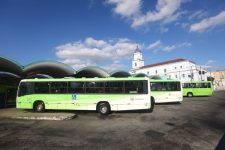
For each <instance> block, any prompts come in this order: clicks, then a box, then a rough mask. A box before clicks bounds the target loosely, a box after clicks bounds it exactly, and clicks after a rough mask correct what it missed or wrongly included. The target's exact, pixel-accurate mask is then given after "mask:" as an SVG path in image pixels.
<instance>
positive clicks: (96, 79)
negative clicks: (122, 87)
mask: <svg viewBox="0 0 225 150" xmlns="http://www.w3.org/2000/svg"><path fill="white" fill-rule="evenodd" d="M132 80H148V78H147V77H128V78H112V77H109V78H57V79H56V78H55V79H54V78H52V79H38V78H35V79H23V80H21V82H54V81H56V82H59V81H64V82H66V81H82V82H84V81H132Z"/></svg>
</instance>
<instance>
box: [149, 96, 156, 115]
mask: <svg viewBox="0 0 225 150" xmlns="http://www.w3.org/2000/svg"><path fill="white" fill-rule="evenodd" d="M154 106H155V99H154V97H151V108H150V109H149V111H150V112H153V109H154Z"/></svg>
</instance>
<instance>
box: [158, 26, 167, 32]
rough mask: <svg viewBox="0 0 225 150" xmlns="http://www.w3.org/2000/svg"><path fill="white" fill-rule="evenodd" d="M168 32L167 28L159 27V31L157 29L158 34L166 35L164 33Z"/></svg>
mask: <svg viewBox="0 0 225 150" xmlns="http://www.w3.org/2000/svg"><path fill="white" fill-rule="evenodd" d="M168 31H169V29H168V28H164V27H161V28H160V29H159V32H160V33H166V32H168Z"/></svg>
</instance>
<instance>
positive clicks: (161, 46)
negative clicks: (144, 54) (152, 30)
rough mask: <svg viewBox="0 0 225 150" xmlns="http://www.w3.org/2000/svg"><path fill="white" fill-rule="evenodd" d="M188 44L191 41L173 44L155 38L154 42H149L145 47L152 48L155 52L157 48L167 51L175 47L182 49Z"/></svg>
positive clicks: (188, 45) (189, 44)
mask: <svg viewBox="0 0 225 150" xmlns="http://www.w3.org/2000/svg"><path fill="white" fill-rule="evenodd" d="M190 46H191V43H189V42H183V43H181V44H174V45H164V44H163V43H162V42H161V41H160V40H157V41H155V42H154V43H152V44H149V46H148V47H147V48H146V49H149V50H153V53H156V52H158V51H159V50H162V51H166V52H169V51H172V50H175V49H182V48H187V47H190Z"/></svg>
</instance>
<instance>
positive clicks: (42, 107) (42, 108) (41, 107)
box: [34, 101, 45, 112]
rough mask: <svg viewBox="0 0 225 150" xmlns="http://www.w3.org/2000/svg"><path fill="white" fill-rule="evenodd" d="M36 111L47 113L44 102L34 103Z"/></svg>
mask: <svg viewBox="0 0 225 150" xmlns="http://www.w3.org/2000/svg"><path fill="white" fill-rule="evenodd" d="M34 110H35V111H37V112H44V111H45V104H44V102H42V101H37V102H35V103H34Z"/></svg>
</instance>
